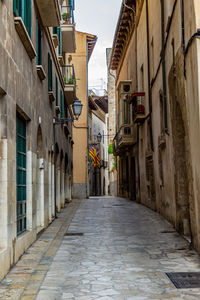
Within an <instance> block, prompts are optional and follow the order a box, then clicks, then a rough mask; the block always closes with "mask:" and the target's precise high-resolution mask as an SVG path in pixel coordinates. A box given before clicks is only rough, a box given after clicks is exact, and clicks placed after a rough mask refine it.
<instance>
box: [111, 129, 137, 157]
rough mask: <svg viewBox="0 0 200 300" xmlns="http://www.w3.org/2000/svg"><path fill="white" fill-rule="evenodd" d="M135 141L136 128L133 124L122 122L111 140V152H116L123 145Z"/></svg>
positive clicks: (127, 145)
mask: <svg viewBox="0 0 200 300" xmlns="http://www.w3.org/2000/svg"><path fill="white" fill-rule="evenodd" d="M136 141H137V130H136V125H135V124H123V125H122V126H121V127H120V129H119V131H118V132H117V134H116V135H115V137H114V140H113V152H114V153H115V154H118V151H120V149H122V148H124V147H129V146H132V145H133V144H135V143H136Z"/></svg>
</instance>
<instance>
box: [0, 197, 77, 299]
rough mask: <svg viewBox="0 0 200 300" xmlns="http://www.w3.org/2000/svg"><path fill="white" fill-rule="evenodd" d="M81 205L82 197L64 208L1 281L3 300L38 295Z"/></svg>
mask: <svg viewBox="0 0 200 300" xmlns="http://www.w3.org/2000/svg"><path fill="white" fill-rule="evenodd" d="M79 204H80V201H79V200H74V201H73V202H72V203H70V204H69V205H68V206H67V207H66V208H65V209H63V210H62V212H61V213H60V214H59V215H58V218H57V219H55V220H54V222H52V223H51V224H50V226H49V227H48V228H47V229H46V230H45V231H44V232H43V233H42V234H41V235H40V237H39V238H38V239H37V241H36V242H35V243H33V245H32V246H31V247H29V249H28V250H27V251H26V252H25V253H24V255H23V256H22V257H21V259H20V260H19V261H18V262H17V264H16V265H15V266H14V267H13V268H12V269H11V270H10V272H9V273H8V275H7V276H6V277H5V278H4V279H3V280H2V281H1V282H0V299H2V300H7V299H9V300H18V299H21V300H33V299H35V298H36V296H37V294H38V291H39V288H40V286H41V283H42V281H43V280H44V277H45V275H46V273H47V271H48V269H49V266H50V265H51V263H52V261H53V257H54V255H55V253H56V251H57V249H58V247H59V246H60V244H61V242H62V238H63V235H64V234H65V232H66V230H67V228H68V226H69V224H70V222H71V220H72V218H73V216H74V214H75V212H76V210H77V208H78V206H79ZM44 299H48V298H44ZM54 299H55V298H54Z"/></svg>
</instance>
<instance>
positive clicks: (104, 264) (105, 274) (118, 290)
mask: <svg viewBox="0 0 200 300" xmlns="http://www.w3.org/2000/svg"><path fill="white" fill-rule="evenodd" d="M68 231H69V232H71V233H83V235H82V236H78V235H77V236H74V235H73V236H70V235H68V236H64V238H63V241H62V243H61V245H60V247H59V249H58V250H57V252H56V254H55V256H54V259H53V262H52V264H51V266H50V268H49V270H48V272H47V274H46V276H45V278H44V281H43V283H42V285H41V287H40V291H39V293H38V295H37V297H36V300H45V299H70V300H73V299H78V300H90V299H101V300H109V299H114V300H118V299H119V300H123V299H127V300H131V299H135V300H137V299H141V300H145V299H188V300H190V299H200V289H193V290H192V289H183V290H177V289H176V288H175V287H174V286H173V284H172V283H171V282H170V280H169V279H168V277H167V276H166V274H165V273H166V272H177V271H178V272H181V271H199V265H200V264H199V263H200V259H199V256H198V255H197V253H196V252H195V251H193V250H190V249H189V244H188V242H187V241H186V240H185V239H183V238H182V237H181V236H180V235H179V234H178V233H177V232H176V231H175V230H173V228H172V226H171V225H170V224H169V223H168V222H167V221H166V220H164V219H163V218H162V217H161V216H160V215H159V214H157V213H155V212H153V211H151V210H149V209H148V208H146V207H144V206H142V205H139V204H137V203H135V202H132V201H129V200H126V199H121V198H111V197H110V198H109V197H101V198H96V197H94V198H90V199H88V200H83V201H82V202H81V205H80V207H79V209H78V210H77V211H76V214H75V216H74V218H73V220H72V222H71V224H70V226H69V229H68ZM163 232H169V233H163Z"/></svg>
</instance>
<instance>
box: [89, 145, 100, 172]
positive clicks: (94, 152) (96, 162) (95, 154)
mask: <svg viewBox="0 0 200 300" xmlns="http://www.w3.org/2000/svg"><path fill="white" fill-rule="evenodd" d="M99 153H100V152H99V149H96V147H95V146H92V147H91V148H90V151H89V155H90V157H91V158H92V161H93V166H94V167H95V168H96V167H99V168H100V166H101V164H100V155H99Z"/></svg>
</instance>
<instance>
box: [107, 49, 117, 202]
mask: <svg viewBox="0 0 200 300" xmlns="http://www.w3.org/2000/svg"><path fill="white" fill-rule="evenodd" d="M111 54H112V48H107V49H106V62H107V91H108V115H109V117H108V128H107V132H108V135H107V138H108V154H109V155H108V172H109V175H108V177H109V188H108V193H109V195H111V196H117V164H116V162H117V160H116V157H115V156H114V155H113V138H114V136H115V133H116V102H115V79H116V71H115V70H110V69H109V66H110V59H111Z"/></svg>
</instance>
